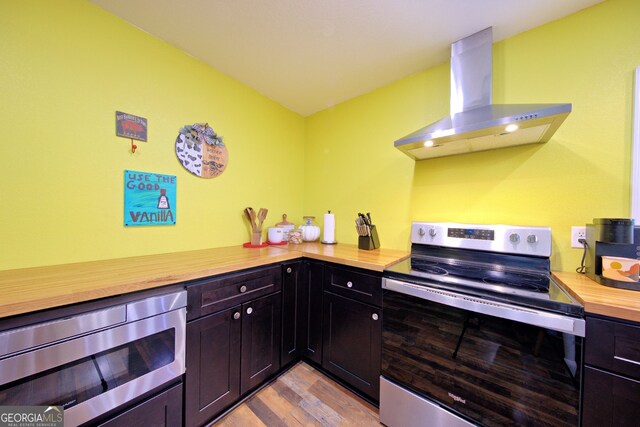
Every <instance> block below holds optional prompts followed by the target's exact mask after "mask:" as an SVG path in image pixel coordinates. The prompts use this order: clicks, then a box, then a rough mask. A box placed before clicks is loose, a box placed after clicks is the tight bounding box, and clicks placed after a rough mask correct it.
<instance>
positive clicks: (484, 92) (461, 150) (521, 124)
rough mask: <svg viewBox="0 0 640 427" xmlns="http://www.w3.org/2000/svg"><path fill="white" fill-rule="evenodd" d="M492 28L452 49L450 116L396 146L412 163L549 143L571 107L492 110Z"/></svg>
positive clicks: (501, 107) (525, 106) (520, 106)
mask: <svg viewBox="0 0 640 427" xmlns="http://www.w3.org/2000/svg"><path fill="white" fill-rule="evenodd" d="M492 42H493V31H492V28H491V27H490V28H487V29H485V30H482V31H480V32H478V33H476V34H473V35H471V36H469V37H466V38H464V39H462V40H459V41H457V42H455V43H453V44H452V45H451V115H450V116H449V117H445V118H443V119H442V120H439V121H437V122H435V123H432V124H430V125H429V126H427V127H424V128H422V129H419V130H417V131H416V132H413V133H411V134H409V135H407V136H405V137H404V138H401V139H399V140H397V141H396V142H395V144H394V145H395V146H396V147H397V148H398V149H399V150H401V151H402V152H404V153H405V154H407V155H408V156H409V157H412V158H414V159H416V160H422V159H429V158H433V157H443V156H452V155H455V154H465V153H472V152H475V151H484V150H493V149H496V148H503V147H511V146H515V145H524V144H533V143H542V142H547V141H548V140H549V139H550V138H551V136H552V135H553V134H554V133H555V131H556V130H557V129H558V127H560V125H561V124H562V122H563V121H564V119H565V118H566V117H567V116H568V115H569V113H570V112H571V104H492V103H491V80H492V72H491V68H492Z"/></svg>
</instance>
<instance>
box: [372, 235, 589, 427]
mask: <svg viewBox="0 0 640 427" xmlns="http://www.w3.org/2000/svg"><path fill="white" fill-rule="evenodd" d="M411 242H412V248H411V258H410V259H407V260H405V261H403V262H400V263H398V264H396V265H394V266H392V267H390V268H388V269H387V270H385V273H384V278H383V289H384V294H383V337H382V377H381V384H380V420H381V422H382V423H384V424H386V425H387V426H389V427H400V426H402V427H407V426H447V427H450V426H468V425H486V426H501V427H502V426H508V425H519V426H521V425H541V426H544V425H548V426H565V425H566V426H577V425H579V421H580V420H579V418H580V415H579V414H580V390H581V387H580V384H581V377H582V372H581V369H580V367H581V361H582V353H583V350H582V348H583V337H584V332H585V321H584V319H583V314H584V310H583V307H582V306H581V305H580V304H579V303H577V302H576V301H574V300H573V299H572V298H571V296H570V295H569V294H567V293H566V292H565V291H564V290H563V288H562V287H561V286H559V285H558V284H557V283H556V282H554V280H553V278H552V277H551V275H550V272H549V269H550V261H549V257H550V255H551V230H550V229H549V228H546V227H517V226H507V225H473V224H454V223H427V222H416V223H413V225H412V229H411Z"/></svg>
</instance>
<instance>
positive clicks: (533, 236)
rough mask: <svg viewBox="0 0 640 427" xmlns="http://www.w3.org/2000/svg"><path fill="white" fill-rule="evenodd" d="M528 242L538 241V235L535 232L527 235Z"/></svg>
mask: <svg viewBox="0 0 640 427" xmlns="http://www.w3.org/2000/svg"><path fill="white" fill-rule="evenodd" d="M527 242H528V243H531V244H533V243H538V236H536V235H535V234H529V235H528V236H527Z"/></svg>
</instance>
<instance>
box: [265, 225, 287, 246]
mask: <svg viewBox="0 0 640 427" xmlns="http://www.w3.org/2000/svg"><path fill="white" fill-rule="evenodd" d="M267 237H268V239H269V243H281V242H282V240H283V239H284V230H282V228H280V227H269V230H268V231H267Z"/></svg>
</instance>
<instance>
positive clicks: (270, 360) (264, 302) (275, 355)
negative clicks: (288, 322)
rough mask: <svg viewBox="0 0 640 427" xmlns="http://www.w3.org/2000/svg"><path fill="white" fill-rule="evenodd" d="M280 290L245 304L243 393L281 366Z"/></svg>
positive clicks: (242, 362) (243, 305)
mask: <svg viewBox="0 0 640 427" xmlns="http://www.w3.org/2000/svg"><path fill="white" fill-rule="evenodd" d="M281 298H282V296H281V295H280V293H276V294H272V295H269V296H266V297H262V298H258V299H256V300H253V301H251V302H246V303H244V304H242V311H243V313H242V358H241V364H240V394H245V393H246V392H248V391H250V390H252V389H254V388H255V387H257V386H258V385H260V384H261V383H262V382H263V381H264V380H266V379H267V378H269V377H270V376H271V375H273V374H275V373H276V372H278V370H279V369H280V318H281V314H280V304H281Z"/></svg>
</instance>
